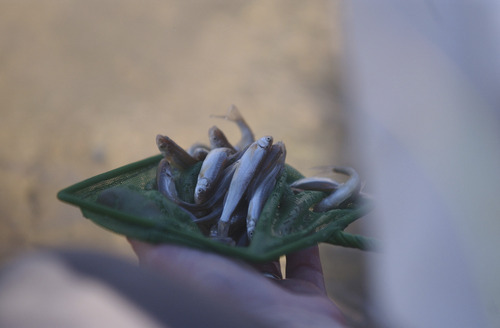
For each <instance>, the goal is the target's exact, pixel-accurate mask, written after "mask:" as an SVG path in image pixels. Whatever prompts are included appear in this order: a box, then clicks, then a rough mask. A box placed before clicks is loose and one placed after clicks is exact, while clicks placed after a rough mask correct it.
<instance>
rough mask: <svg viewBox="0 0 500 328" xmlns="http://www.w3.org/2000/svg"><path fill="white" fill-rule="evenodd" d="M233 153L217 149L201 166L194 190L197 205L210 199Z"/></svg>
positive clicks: (229, 150) (226, 149)
mask: <svg viewBox="0 0 500 328" xmlns="http://www.w3.org/2000/svg"><path fill="white" fill-rule="evenodd" d="M232 151H233V150H232V149H229V148H215V149H212V150H211V151H210V152H209V153H208V154H207V157H206V158H205V160H204V161H203V163H202V165H201V169H200V172H199V174H198V180H197V183H196V187H195V190H194V200H195V203H196V204H200V203H203V202H204V201H205V200H206V199H207V198H208V195H209V194H210V193H211V191H212V190H213V189H214V187H215V184H216V183H217V182H218V180H219V178H220V177H221V174H222V173H223V171H224V167H225V164H226V162H227V158H228V156H229V154H230V153H232Z"/></svg>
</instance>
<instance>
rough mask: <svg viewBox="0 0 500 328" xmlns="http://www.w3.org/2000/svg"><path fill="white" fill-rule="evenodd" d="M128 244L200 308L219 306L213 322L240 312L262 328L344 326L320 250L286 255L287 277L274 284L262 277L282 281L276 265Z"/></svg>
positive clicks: (177, 248) (178, 248) (145, 264)
mask: <svg viewBox="0 0 500 328" xmlns="http://www.w3.org/2000/svg"><path fill="white" fill-rule="evenodd" d="M129 242H130V244H131V245H132V248H133V250H134V252H135V253H136V254H137V256H138V258H139V263H140V264H141V266H143V267H147V268H150V269H153V270H155V271H156V272H158V273H159V274H160V275H161V276H162V277H163V278H165V279H167V280H169V281H171V282H175V283H176V284H177V285H180V286H183V288H185V289H186V293H190V294H191V295H194V296H195V297H194V299H193V302H198V303H197V304H196V305H195V306H196V307H200V306H203V304H199V302H200V300H201V299H204V298H205V297H206V296H207V295H208V296H209V297H210V299H211V302H219V303H220V306H217V307H216V308H217V309H220V313H213V316H214V318H215V317H217V316H224V315H227V312H229V311H234V309H237V310H238V312H242V313H243V314H244V315H245V316H246V317H250V318H252V319H254V321H255V322H258V324H259V326H260V327H267V326H269V327H344V320H343V316H342V314H341V312H340V310H339V309H338V308H337V307H336V306H335V305H334V303H333V302H332V301H331V300H330V299H329V298H328V296H327V295H326V290H325V285H324V278H323V272H322V268H321V262H320V258H319V250H318V247H317V246H315V247H311V248H308V249H305V250H302V251H298V252H296V253H293V254H289V255H287V257H286V259H287V265H286V279H279V280H274V279H269V278H267V277H266V276H264V275H263V274H262V273H270V274H273V275H275V276H277V277H280V278H281V276H282V274H281V270H280V266H279V263H278V262H277V261H275V262H271V263H266V264H259V265H250V264H248V263H244V262H241V261H235V260H232V259H229V258H226V257H223V256H219V255H216V254H212V253H206V252H202V251H199V250H195V249H190V248H186V247H181V246H175V245H157V246H156V245H151V244H148V243H144V242H141V241H137V240H129ZM197 295H199V296H200V297H196V296H197ZM202 296H203V297H202ZM212 305H213V304H212ZM230 309H233V310H230ZM179 315H182V314H179ZM235 324H236V323H235ZM206 326H211V325H210V323H207V325H206Z"/></svg>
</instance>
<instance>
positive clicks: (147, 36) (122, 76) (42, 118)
mask: <svg viewBox="0 0 500 328" xmlns="http://www.w3.org/2000/svg"><path fill="white" fill-rule="evenodd" d="M338 14H339V3H338V2H337V1H333V2H331V1H324V0H314V1H307V2H305V1H284V0H280V1H273V2H264V1H258V2H247V1H224V0H218V1H210V2H203V1H162V2H157V1H146V2H141V3H140V4H139V3H137V2H134V1H128V0H127V1H120V2H119V3H117V2H115V1H64V2H60V1H53V0H50V1H43V2H40V1H22V2H16V1H2V2H0V49H1V51H0V53H1V57H0V111H1V120H0V140H1V141H2V147H1V148H0V179H1V181H2V183H3V188H2V189H3V191H2V197H1V198H0V215H1V220H2V229H1V230H0V260H1V261H5V260H6V259H8V258H11V257H13V256H15V255H17V254H19V253H21V252H24V251H26V250H30V249H37V248H44V247H52V246H57V247H86V248H92V249H98V250H102V251H105V252H110V253H113V254H119V255H120V256H125V257H131V258H132V257H133V255H132V252H131V250H130V247H129V246H128V244H127V243H126V241H125V239H124V238H123V237H122V236H118V235H115V234H112V233H109V232H107V231H105V230H103V229H101V228H99V227H97V226H95V225H94V224H93V223H91V222H90V221H88V220H85V219H84V218H83V217H82V215H81V213H80V211H79V210H78V209H77V208H76V207H73V206H69V205H67V204H64V203H61V202H59V201H58V200H57V199H56V193H57V191H59V190H60V189H62V188H64V187H66V186H68V185H70V184H73V183H76V182H79V181H81V180H83V179H85V178H88V177H91V176H94V175H97V174H99V173H102V172H105V171H108V170H111V169H114V168H116V167H119V166H122V165H125V164H128V163H130V162H133V161H137V160H140V159H143V158H146V157H149V156H151V155H155V154H157V153H158V150H157V148H156V145H155V141H154V139H155V136H156V134H158V133H161V134H165V135H168V136H169V137H171V138H173V139H174V140H175V141H177V142H178V143H179V144H180V145H181V146H183V147H189V146H190V145H191V144H192V143H194V142H196V141H206V140H207V132H208V129H209V128H210V127H211V126H213V125H217V126H219V127H220V128H221V129H222V130H223V131H224V132H225V133H226V134H227V135H228V137H229V138H230V139H231V140H237V139H239V131H238V129H237V128H236V126H235V125H234V124H232V123H230V122H226V121H223V120H220V119H216V118H211V117H210V115H211V114H224V113H225V112H226V110H227V108H228V107H229V106H230V105H231V104H233V103H234V104H236V105H237V106H238V107H239V109H240V111H241V112H242V113H243V115H244V116H245V118H246V120H247V122H248V123H249V124H250V125H251V127H252V128H253V130H254V132H255V135H256V136H257V137H258V136H262V135H265V134H270V135H273V137H274V138H275V140H282V141H283V142H284V143H285V144H286V146H287V150H288V156H287V158H288V163H289V164H291V165H292V166H294V167H296V168H297V169H299V170H300V171H301V172H302V173H304V174H305V175H307V176H310V175H315V174H318V171H315V170H312V169H311V168H312V167H315V166H321V165H331V164H347V165H353V164H354V163H351V162H349V161H350V159H349V158H348V157H349V155H348V154H349V152H347V151H346V149H344V147H343V145H344V142H343V140H344V139H343V138H344V132H345V122H344V114H343V112H342V107H341V106H340V90H339V89H340V87H339V71H340V70H339V60H338V59H339V58H338V57H339V53H340V31H339V24H338V23H339V22H338ZM362 224H363V223H362V222H360V223H357V224H356V225H355V227H354V229H361V228H362ZM351 231H352V230H351ZM322 256H323V259H324V263H325V271H326V279H327V285H328V288H329V292H330V295H331V297H332V298H334V299H335V300H336V301H337V302H338V304H339V305H340V306H341V307H342V308H343V310H344V311H345V312H346V313H347V315H348V316H349V318H350V320H351V321H352V323H353V325H363V324H364V322H365V320H366V318H365V313H364V310H363V306H364V301H363V299H364V297H365V287H364V286H365V285H364V276H363V273H364V256H366V255H365V254H364V253H362V252H360V251H357V250H350V249H342V248H340V247H333V246H324V247H322Z"/></svg>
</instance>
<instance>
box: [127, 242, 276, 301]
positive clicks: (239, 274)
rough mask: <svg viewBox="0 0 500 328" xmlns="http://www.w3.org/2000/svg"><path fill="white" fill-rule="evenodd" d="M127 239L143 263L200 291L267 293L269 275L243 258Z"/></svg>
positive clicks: (248, 294) (226, 293) (228, 293)
mask: <svg viewBox="0 0 500 328" xmlns="http://www.w3.org/2000/svg"><path fill="white" fill-rule="evenodd" d="M129 242H130V244H131V246H132V248H133V250H134V252H135V253H136V254H137V256H138V258H139V263H140V264H141V265H142V266H144V267H148V268H152V269H154V270H155V271H157V272H159V273H161V275H162V276H163V277H165V278H167V279H169V280H172V281H177V282H179V283H180V284H184V285H189V286H191V287H192V288H196V289H198V290H199V291H200V292H201V291H205V292H207V293H216V294H218V295H226V296H227V297H229V295H246V296H245V297H250V295H254V297H256V298H257V299H258V298H259V295H266V294H269V293H270V289H269V284H271V281H270V279H267V278H265V277H264V276H262V275H261V274H260V273H258V272H256V270H254V269H253V268H252V267H251V266H250V265H249V264H247V263H244V262H242V261H235V260H233V259H229V258H226V257H223V256H220V255H217V254H213V253H207V252H203V251H200V250H196V249H192V248H188V247H182V246H177V245H171V244H161V245H152V244H148V243H144V242H141V241H137V240H133V239H130V240H129ZM249 286H251V287H249ZM242 299H243V298H242Z"/></svg>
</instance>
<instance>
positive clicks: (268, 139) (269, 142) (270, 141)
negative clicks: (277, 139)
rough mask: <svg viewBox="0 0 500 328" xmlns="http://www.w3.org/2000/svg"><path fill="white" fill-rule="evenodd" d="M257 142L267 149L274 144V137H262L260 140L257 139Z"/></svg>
mask: <svg viewBox="0 0 500 328" xmlns="http://www.w3.org/2000/svg"><path fill="white" fill-rule="evenodd" d="M257 144H258V145H259V147H261V148H264V149H267V148H269V147H271V145H272V144H273V137H272V136H265V137H262V138H260V139H259V140H257Z"/></svg>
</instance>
